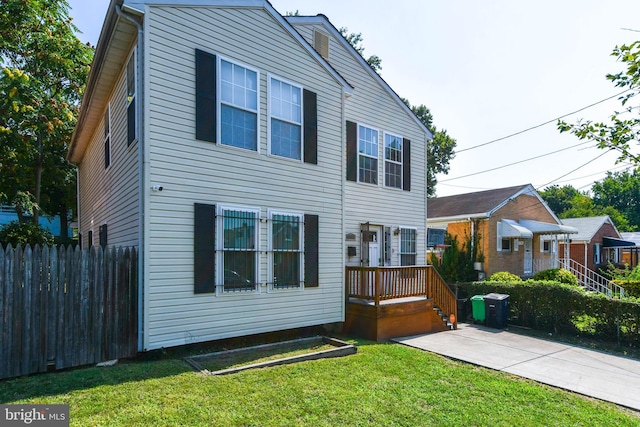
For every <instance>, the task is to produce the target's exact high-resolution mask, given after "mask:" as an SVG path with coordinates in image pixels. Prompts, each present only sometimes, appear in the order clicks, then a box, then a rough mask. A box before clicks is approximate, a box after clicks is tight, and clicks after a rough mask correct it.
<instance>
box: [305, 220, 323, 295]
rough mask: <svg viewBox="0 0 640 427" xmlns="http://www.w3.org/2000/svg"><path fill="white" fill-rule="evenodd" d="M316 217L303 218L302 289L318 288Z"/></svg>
mask: <svg viewBox="0 0 640 427" xmlns="http://www.w3.org/2000/svg"><path fill="white" fill-rule="evenodd" d="M319 236H320V234H319V232H318V215H310V214H305V216H304V287H305V288H316V287H318V281H319V279H318V260H319V257H318V238H319Z"/></svg>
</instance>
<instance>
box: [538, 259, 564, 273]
mask: <svg viewBox="0 0 640 427" xmlns="http://www.w3.org/2000/svg"><path fill="white" fill-rule="evenodd" d="M558 267H559V265H558V260H557V259H550V258H534V260H533V274H536V273H539V272H541V271H544V270H549V269H551V268H558Z"/></svg>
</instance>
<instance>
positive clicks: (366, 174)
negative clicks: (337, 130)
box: [358, 125, 378, 184]
mask: <svg viewBox="0 0 640 427" xmlns="http://www.w3.org/2000/svg"><path fill="white" fill-rule="evenodd" d="M358 181H359V182H366V183H369V184H378V131H377V130H375V129H372V128H369V127H366V126H363V125H359V126H358Z"/></svg>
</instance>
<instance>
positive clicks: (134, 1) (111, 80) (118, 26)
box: [67, 0, 353, 163]
mask: <svg viewBox="0 0 640 427" xmlns="http://www.w3.org/2000/svg"><path fill="white" fill-rule="evenodd" d="M146 5H161V6H166V5H175V6H201V7H206V6H215V7H225V6H228V7H233V8H243V7H246V8H263V9H265V10H266V11H267V12H268V13H269V14H270V15H271V16H272V17H273V18H274V19H275V20H276V21H278V22H279V23H280V25H281V26H282V27H283V28H284V29H285V30H286V31H287V32H288V33H289V34H291V36H292V37H293V38H294V39H296V40H297V41H298V42H299V43H300V45H301V46H302V47H303V48H304V49H306V50H307V52H308V53H309V55H311V56H312V57H314V58H315V59H316V61H318V63H319V64H320V65H321V66H322V67H323V68H325V69H326V70H327V72H328V73H329V74H330V75H331V76H332V77H333V78H334V79H335V80H336V81H337V82H338V83H339V84H341V85H342V86H343V88H344V92H345V94H347V95H350V94H351V93H352V92H353V87H352V86H351V85H350V84H349V83H348V82H347V81H346V80H345V79H344V78H343V77H342V76H341V75H340V73H338V72H337V71H336V70H335V69H334V68H333V67H332V66H331V65H330V64H329V62H327V60H326V59H324V58H323V57H322V56H321V55H320V54H319V53H318V52H316V50H315V49H314V48H313V47H312V46H311V45H310V44H309V43H308V42H307V41H306V40H305V39H304V37H302V36H301V35H300V33H298V32H297V31H296V29H295V28H293V26H292V25H291V24H290V23H289V22H288V21H287V20H286V19H285V18H284V17H283V16H282V15H281V14H280V13H279V12H278V11H277V10H276V9H274V7H273V6H272V5H271V3H269V1H267V0H111V2H110V4H109V7H108V8H107V15H106V17H105V20H104V24H103V25H102V30H101V32H100V38H99V39H98V44H97V46H96V51H95V54H94V58H93V63H92V64H91V71H90V72H89V77H88V80H87V86H86V89H85V93H84V95H83V97H82V103H81V107H80V115H79V117H78V123H77V124H76V128H75V130H74V133H73V136H72V137H71V144H70V145H69V151H68V153H67V159H68V160H69V161H70V162H72V163H79V162H80V161H81V160H82V157H83V156H84V151H85V150H86V148H87V145H88V144H89V139H90V138H91V136H92V133H93V132H94V131H95V129H96V128H97V127H98V126H99V124H100V121H101V120H102V113H103V111H104V108H105V105H106V103H107V101H108V99H109V95H110V93H111V90H112V88H113V85H114V84H115V82H116V79H117V78H118V75H119V73H120V71H121V70H122V68H123V67H124V65H125V61H126V60H127V57H128V55H129V51H130V49H131V48H132V47H133V43H134V41H135V39H136V36H137V33H138V29H137V28H136V25H135V24H134V21H140V22H141V21H142V19H143V17H144V10H145V6H146ZM123 12H124V13H123ZM125 15H127V16H125ZM247 28H249V27H247ZM247 31H251V30H250V29H248V30H247ZM140 89H143V88H140ZM140 92H141V95H140V96H141V97H142V96H144V90H141V91H140Z"/></svg>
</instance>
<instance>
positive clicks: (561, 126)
mask: <svg viewBox="0 0 640 427" xmlns="http://www.w3.org/2000/svg"><path fill="white" fill-rule="evenodd" d="M611 55H612V56H615V57H616V58H617V59H618V61H620V62H622V63H623V64H625V66H626V67H627V69H626V71H623V72H619V73H617V74H609V75H607V79H608V80H610V81H611V82H612V83H613V84H614V85H615V86H616V87H618V88H625V89H626V91H625V92H624V93H623V94H622V95H620V97H619V99H620V102H621V105H622V107H623V109H622V111H619V112H618V111H616V112H615V113H614V114H613V115H612V116H611V119H610V121H609V122H608V123H604V122H598V123H594V122H592V121H590V120H589V121H584V122H583V121H579V122H578V123H576V124H568V123H566V122H563V121H559V122H558V130H560V132H571V133H573V134H574V135H576V136H577V137H578V138H579V139H586V140H590V141H595V142H596V143H597V144H598V147H599V148H601V149H605V150H616V151H618V152H619V155H618V160H617V161H618V162H623V161H626V160H628V161H630V162H632V163H634V164H636V165H639V164H640V154H638V152H637V147H635V146H634V147H632V144H637V143H638V141H640V117H638V110H637V108H638V105H633V104H634V103H633V102H632V101H635V100H636V99H637V98H635V96H636V95H638V91H639V90H640V41H635V42H633V43H631V44H629V45H622V46H619V47H618V46H616V48H615V49H614V50H613V53H612V54H611Z"/></svg>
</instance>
